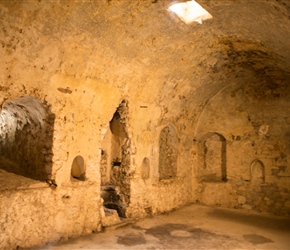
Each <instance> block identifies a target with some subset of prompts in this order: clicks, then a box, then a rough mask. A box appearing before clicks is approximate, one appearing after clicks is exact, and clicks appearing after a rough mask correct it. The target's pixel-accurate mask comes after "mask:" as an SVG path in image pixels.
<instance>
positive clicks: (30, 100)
mask: <svg viewBox="0 0 290 250" xmlns="http://www.w3.org/2000/svg"><path fill="white" fill-rule="evenodd" d="M54 119H55V116H54V114H52V113H51V112H50V110H49V107H48V106H47V104H43V103H42V102H41V101H40V100H38V99H36V98H35V97H32V96H25V97H19V98H16V99H14V100H10V101H8V102H6V104H5V106H4V107H3V109H2V112H1V115H0V152H1V153H0V168H1V169H4V170H6V171H8V172H12V173H15V174H18V175H22V176H25V177H28V178H32V179H36V180H41V181H45V180H47V179H50V178H51V170H52V156H53V154H52V143H53V141H52V138H53V129H54Z"/></svg>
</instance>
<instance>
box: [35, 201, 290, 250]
mask: <svg viewBox="0 0 290 250" xmlns="http://www.w3.org/2000/svg"><path fill="white" fill-rule="evenodd" d="M38 249H134V250H138V249H147V250H157V249H207V250H209V249H247V250H249V249H271V250H274V249H275V250H276V249H283V250H286V249H290V218H284V217H275V216H270V215H265V214H258V213H255V212H250V211H241V210H229V209H223V208H211V207H204V206H200V205H191V206H188V207H184V208H181V209H179V210H176V211H174V212H171V213H166V214H162V215H158V216H154V217H152V218H146V219H143V220H140V221H137V222H136V223H134V224H131V225H128V226H126V227H122V228H119V229H116V230H111V231H107V232H103V233H97V234H91V235H87V236H83V237H80V238H77V239H71V240H69V241H67V242H65V243H62V244H50V245H46V246H45V247H43V248H38Z"/></svg>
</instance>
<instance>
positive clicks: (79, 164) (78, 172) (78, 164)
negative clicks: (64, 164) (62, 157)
mask: <svg viewBox="0 0 290 250" xmlns="http://www.w3.org/2000/svg"><path fill="white" fill-rule="evenodd" d="M71 176H72V177H73V178H74V179H77V180H81V181H84V180H85V179H86V167H85V161H84V158H83V157H82V156H80V155H78V156H76V157H75V158H74V160H73V163H72V166H71Z"/></svg>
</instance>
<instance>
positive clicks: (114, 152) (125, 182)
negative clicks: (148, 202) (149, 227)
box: [101, 100, 131, 217]
mask: <svg viewBox="0 0 290 250" xmlns="http://www.w3.org/2000/svg"><path fill="white" fill-rule="evenodd" d="M128 109H129V107H128V101H127V100H123V101H122V102H121V103H120V105H119V107H118V108H117V110H116V112H115V113H114V115H113V117H112V119H111V121H110V123H109V128H108V130H107V132H106V134H105V135H104V138H103V141H102V148H101V150H102V151H101V186H102V198H103V199H104V206H105V207H107V208H113V209H116V210H117V211H118V214H119V215H120V216H121V217H125V216H126V208H127V206H128V204H129V202H130V179H129V176H128V173H129V169H130V154H131V140H130V138H129V135H128V129H127V127H128Z"/></svg>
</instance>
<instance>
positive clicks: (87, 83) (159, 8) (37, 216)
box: [0, 0, 290, 249]
mask: <svg viewBox="0 0 290 250" xmlns="http://www.w3.org/2000/svg"><path fill="white" fill-rule="evenodd" d="M170 4H172V1H169V0H168V1H151V0H145V1H143V0H142V1H141V0H140V1H139V0H136V1H118V0H113V1H106V0H100V1H81V2H80V1H53V2H51V1H37V0H35V1H34V0H32V1H8V0H7V1H0V27H1V28H0V55H1V60H0V70H1V74H0V110H1V112H2V113H1V124H0V126H1V131H2V134H1V145H0V149H1V151H0V153H1V155H0V157H1V158H2V159H3V158H4V160H6V161H5V162H4V161H3V160H2V162H1V166H2V167H1V168H0V180H1V182H0V183H1V184H0V199H1V200H0V201H1V202H0V208H1V210H0V211H1V213H0V230H1V231H0V237H1V240H0V248H4V249H12V248H16V247H17V246H19V247H32V246H36V245H41V244H45V243H46V242H52V241H57V240H60V239H67V238H69V237H75V236H78V235H81V234H88V233H91V232H92V231H99V230H101V223H102V221H101V216H100V214H101V211H102V208H103V207H102V205H103V204H102V199H101V185H103V184H106V183H107V184H108V183H109V184H110V181H111V167H112V162H115V165H116V167H117V165H118V164H119V162H121V163H120V166H118V167H120V168H119V171H117V173H118V174H117V178H115V179H117V180H116V182H115V184H117V185H121V189H120V190H121V191H122V192H123V194H125V196H126V197H125V201H126V205H127V207H126V216H127V217H131V218H141V217H143V216H147V215H152V214H157V213H162V212H167V211H170V210H172V209H175V208H178V207H181V206H183V205H186V204H189V203H192V202H201V203H203V204H207V205H220V206H226V207H235V208H246V209H255V210H258V211H268V212H272V213H275V214H289V195H288V193H289V166H288V165H289V159H288V158H289V157H288V156H289V155H290V154H289V153H290V152H289V143H288V142H289V131H288V130H289V129H288V127H289V112H288V107H289V101H288V100H289V93H290V91H289V88H288V87H287V84H288V82H289V80H288V79H290V77H289V72H290V67H289V65H288V64H289V61H290V60H289V58H290V52H289V50H287V49H285V48H289V40H290V33H289V28H288V27H289V19H288V16H289V13H288V12H289V7H290V6H289V4H288V3H287V2H286V3H285V1H275V0H269V1H267V2H266V3H264V2H261V1H251V2H249V3H247V4H246V5H245V4H244V1H242V0H241V1H229V2H227V3H226V4H225V3H224V1H202V4H203V6H204V7H205V8H206V9H207V10H208V11H209V12H210V13H211V14H212V15H213V17H214V18H213V19H212V20H209V21H206V22H204V24H202V25H200V24H198V23H194V24H192V25H186V24H184V23H183V22H181V21H180V19H179V18H178V17H176V16H175V15H174V14H173V13H171V12H169V11H168V7H169V6H170ZM237 9H239V10H243V11H238V12H237ZM259 14H260V15H261V16H262V18H260V19H258V20H257V16H258V15H259ZM241 24H242V25H241ZM19 98H25V99H28V100H34V101H33V102H35V103H36V104H35V105H33V108H32V109H33V110H34V111H31V108H30V106H29V104H27V103H24V104H21V105H19V104H17V105H16V106H17V107H16V108H17V110H16V109H13V110H14V111H13V112H12V113H11V117H12V116H15V114H14V113H15V112H16V113H17V114H20V113H21V114H25V115H23V119H20V120H18V124H17V126H18V127H19V128H22V126H24V125H25V124H26V125H27V126H26V129H24V131H25V133H22V132H21V134H20V135H19V136H16V137H15V135H14V134H13V133H10V134H9V133H7V132H5V131H4V132H3V129H4V128H5V129H8V130H9V129H10V130H13V131H18V130H19V129H18V130H17V129H16V130H15V129H14V127H11V126H10V118H9V119H8V118H7V117H8V116H6V112H7V107H8V106H9V105H11V104H12V103H13V102H15V100H19ZM124 100H126V101H125V103H123V101H124ZM122 103H123V104H124V105H125V107H126V108H125V109H124V110H123V111H125V115H124V116H123V113H122V108H121V106H122V105H120V104H122ZM13 105H14V106H15V103H14V104H13ZM118 107H119V108H118ZM25 110H26V111H25ZM28 111H29V112H28ZM36 111H37V112H36ZM116 111H118V112H119V111H120V112H121V114H120V113H119V116H120V117H118V116H117V114H116ZM22 112H24V113H22ZM118 112H117V113H118ZM28 113H30V114H32V115H28V116H26V114H28ZM33 114H34V115H33ZM39 114H44V115H42V116H38V115H39ZM35 115H36V116H35ZM17 116H19V115H17ZM114 117H115V119H114ZM119 118H121V120H122V121H125V125H124V124H123V125H124V126H119V125H120V124H119V123H122V122H120V120H119ZM124 119H125V120H124ZM118 120H119V121H118ZM115 122H116V123H115ZM20 123H21V124H20ZM15 124H16V123H14V125H15ZM114 124H115V125H116V124H119V125H118V126H117V130H115V129H114V127H115V126H114ZM14 125H13V126H14ZM44 125H45V127H46V128H43V127H42V126H44ZM110 125H111V127H112V128H110ZM166 127H170V128H174V135H175V136H174V140H173V142H174V143H171V142H170V143H164V144H163V143H162V141H163V139H162V140H160V138H163V136H162V134H163V133H162V132H161V131H162V130H163V129H164V128H166ZM42 128H43V129H42ZM5 129H4V130H5ZM114 133H115V135H114ZM6 135H8V137H7V136H6ZM208 135H213V136H214V137H208ZM165 139H166V137H165ZM113 141H114V143H112V142H113ZM8 142H9V143H10V142H11V143H12V142H13V145H17V147H16V146H15V149H13V151H17V152H16V153H15V156H17V157H18V156H20V155H22V156H21V157H18V158H19V159H20V160H16V159H18V158H17V157H15V158H14V155H13V152H12V150H10V149H9V150H8V147H6V145H7V143H8ZM26 142H27V143H26ZM28 142H29V143H28ZM38 143H39V144H38ZM160 143H161V145H165V146H166V147H167V146H172V145H173V146H174V152H173V151H170V150H168V151H167V150H164V151H163V147H160ZM112 144H113V146H112ZM28 145H31V146H29V147H28ZM116 149H117V150H116ZM160 149H161V150H160ZM216 149H217V151H218V153H217V154H216ZM175 150H176V151H175ZM8 151H9V154H8ZM224 151H225V152H224ZM176 152H177V153H176ZM113 153H114V154H113ZM163 153H165V154H164V155H168V154H169V155H170V159H171V160H170V162H171V163H172V166H173V168H172V173H173V174H170V176H169V175H168V176H165V177H166V178H163V177H162V176H160V169H159V168H160V155H161V156H162V157H164V156H163ZM176 154H177V156H176ZM29 156H31V157H29ZM116 157H118V158H122V161H119V160H120V159H119V160H116V159H114V158H116ZM144 159H146V160H144ZM7 160H9V162H8V163H9V164H8V163H7ZM12 160H14V163H13V164H14V165H13V164H12V163H11V161H12ZM22 160H25V161H28V163H29V164H26V166H27V168H26V167H25V168H24V170H25V171H24V172H25V173H23V171H20V170H21V169H22V168H20V165H21V164H22V163H23V162H22ZM175 160H176V162H175ZM165 162H166V159H165ZM36 163H37V164H36ZM122 163H123V165H122ZM173 163H174V164H173ZM204 163H206V164H205V165H204ZM215 163H218V166H215ZM12 165H13V166H12ZM204 166H205V167H204ZM30 168H32V169H33V171H30V170H29V169H30ZM13 169H14V170H17V171H14V170H13ZM43 169H44V170H43ZM116 169H117V168H116ZM12 170H13V171H12ZM123 170H124V171H123ZM163 170H164V171H165V170H166V165H164V166H163ZM163 170H162V171H163ZM165 172H166V171H165ZM33 173H37V174H35V176H34V174H33ZM160 177H161V178H160ZM167 177H172V178H167ZM123 184H124V185H123Z"/></svg>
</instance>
